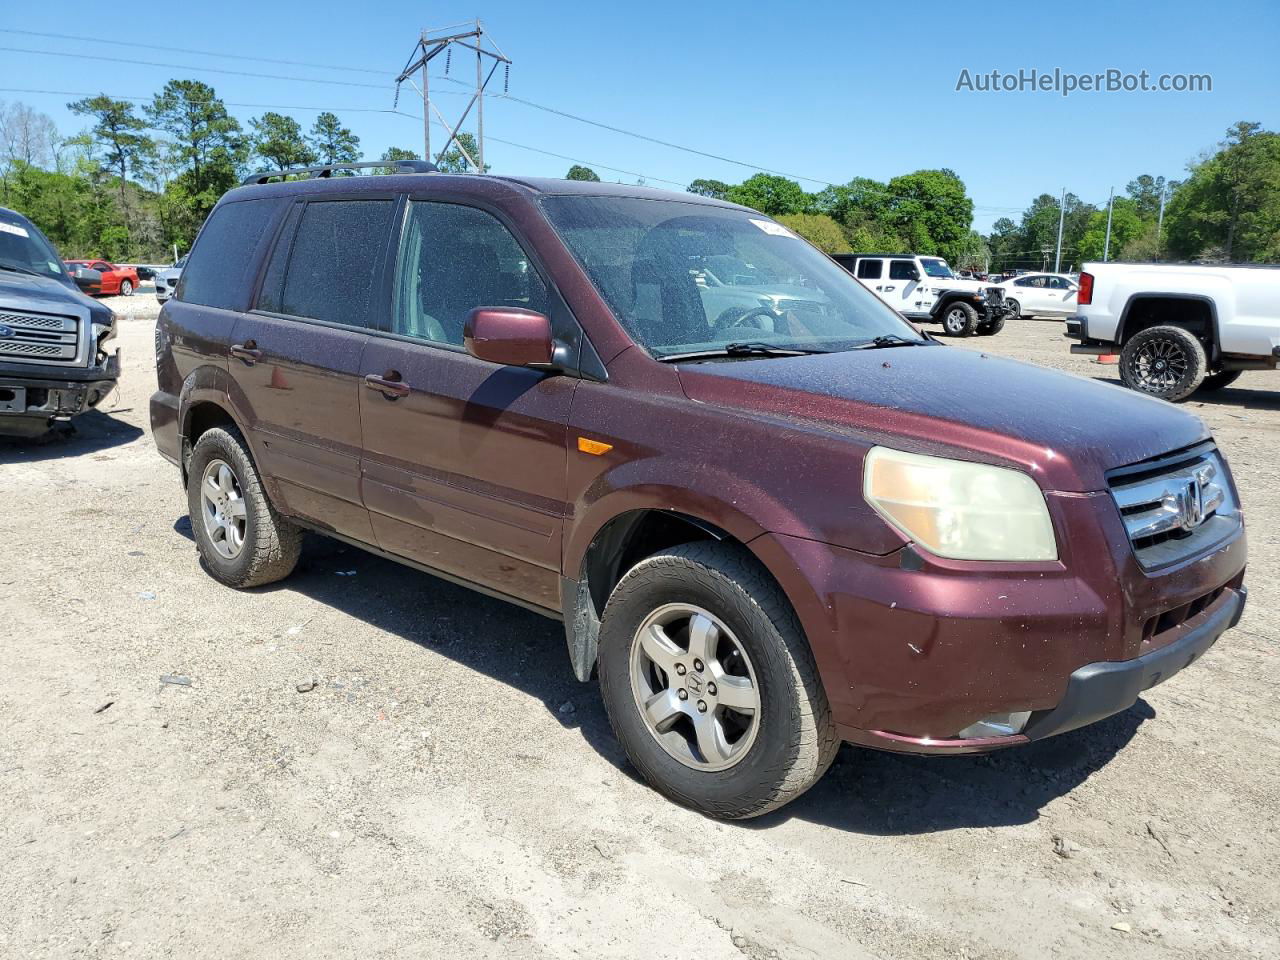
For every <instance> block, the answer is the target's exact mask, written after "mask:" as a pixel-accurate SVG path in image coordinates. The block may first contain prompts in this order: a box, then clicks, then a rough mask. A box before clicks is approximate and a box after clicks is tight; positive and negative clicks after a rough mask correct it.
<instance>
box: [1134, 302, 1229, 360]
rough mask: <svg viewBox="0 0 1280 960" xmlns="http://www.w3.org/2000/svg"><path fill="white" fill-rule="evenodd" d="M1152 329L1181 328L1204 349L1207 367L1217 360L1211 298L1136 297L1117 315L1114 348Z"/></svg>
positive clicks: (1214, 310) (1215, 321) (1215, 320)
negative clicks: (1207, 359)
mask: <svg viewBox="0 0 1280 960" xmlns="http://www.w3.org/2000/svg"><path fill="white" fill-rule="evenodd" d="M1152 327H1181V328H1182V329H1184V330H1186V331H1188V332H1190V333H1192V334H1193V335H1194V336H1195V337H1196V339H1197V340H1199V341H1200V343H1201V344H1202V345H1203V346H1204V350H1205V353H1206V354H1207V355H1208V358H1209V363H1210V365H1213V364H1214V363H1215V362H1216V360H1217V359H1218V357H1219V353H1220V352H1219V349H1218V310H1217V304H1216V303H1214V301H1213V298H1212V297H1208V296H1204V295H1203V294H1189V293H1137V294H1134V295H1133V296H1132V297H1130V298H1129V301H1128V302H1127V303H1126V304H1125V305H1124V309H1123V310H1122V311H1121V313H1120V324H1119V326H1118V327H1117V329H1116V340H1115V343H1116V346H1117V347H1123V346H1124V345H1125V344H1126V343H1127V342H1128V341H1129V340H1130V339H1132V338H1133V337H1134V335H1136V334H1138V333H1141V332H1142V331H1143V330H1149V329H1150V328H1152Z"/></svg>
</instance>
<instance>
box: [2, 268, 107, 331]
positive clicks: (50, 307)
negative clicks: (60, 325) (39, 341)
mask: <svg viewBox="0 0 1280 960" xmlns="http://www.w3.org/2000/svg"><path fill="white" fill-rule="evenodd" d="M0 310H13V311H17V312H20V311H23V310H34V311H36V312H37V313H61V314H66V315H75V316H78V317H80V318H81V319H86V318H92V319H93V320H94V321H95V322H105V321H106V320H107V319H108V318H109V317H110V316H111V308H110V307H108V306H107V305H106V304H102V303H99V302H98V301H96V300H94V299H92V298H90V297H86V296H85V295H84V294H83V293H81V292H80V291H79V290H77V289H76V288H75V287H73V286H71V285H70V284H69V283H63V282H62V281H61V280H57V279H55V278H53V277H33V276H30V275H29V274H25V273H11V272H10V271H8V270H0Z"/></svg>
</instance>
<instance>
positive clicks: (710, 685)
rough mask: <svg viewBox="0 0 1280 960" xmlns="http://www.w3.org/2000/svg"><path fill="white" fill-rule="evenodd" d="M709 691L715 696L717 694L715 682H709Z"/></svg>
mask: <svg viewBox="0 0 1280 960" xmlns="http://www.w3.org/2000/svg"><path fill="white" fill-rule="evenodd" d="M707 693H709V694H711V696H713V697H714V696H715V695H716V685H715V684H714V683H708V684H707Z"/></svg>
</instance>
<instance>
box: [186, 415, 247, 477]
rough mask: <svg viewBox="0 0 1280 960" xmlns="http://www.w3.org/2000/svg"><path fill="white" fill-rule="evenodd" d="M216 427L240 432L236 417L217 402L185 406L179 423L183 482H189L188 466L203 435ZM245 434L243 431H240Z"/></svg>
mask: <svg viewBox="0 0 1280 960" xmlns="http://www.w3.org/2000/svg"><path fill="white" fill-rule="evenodd" d="M214 427H234V428H235V429H236V430H240V425H239V424H238V423H236V420H235V417H233V416H232V415H231V413H230V412H229V411H228V410H227V409H226V407H224V406H222V404H220V403H218V402H216V401H215V400H204V399H196V400H189V401H188V402H187V403H185V404H183V410H182V419H181V420H180V421H179V432H180V434H181V437H182V482H183V483H184V484H185V483H186V482H187V464H188V463H189V462H190V460H191V451H192V450H194V449H195V445H196V443H197V442H198V441H199V439H200V437H201V435H203V434H205V433H207V432H208V431H209V430H211V429H213V428H214ZM240 432H241V433H243V431H240Z"/></svg>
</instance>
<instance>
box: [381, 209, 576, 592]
mask: <svg viewBox="0 0 1280 960" xmlns="http://www.w3.org/2000/svg"><path fill="white" fill-rule="evenodd" d="M481 306H516V307H524V308H526V309H530V310H536V311H538V312H540V313H546V314H549V315H550V316H551V317H552V323H553V328H554V327H555V325H556V323H557V322H564V321H565V316H564V315H565V314H567V308H566V307H564V306H563V303H562V301H560V300H559V298H558V296H557V295H556V294H555V292H554V290H552V289H550V288H549V286H548V284H547V283H546V282H545V281H544V279H543V277H542V275H541V274H540V272H539V270H538V268H537V266H536V264H535V263H534V262H533V261H532V260H531V258H530V257H529V256H528V255H527V254H526V253H525V251H524V249H523V248H522V247H521V245H520V243H519V242H518V241H517V240H516V238H515V237H514V236H513V235H512V233H511V232H510V231H509V230H508V228H507V227H506V226H505V225H504V224H503V223H502V222H501V221H499V220H498V219H497V218H496V217H495V216H494V215H492V214H490V213H488V212H486V211H484V210H480V209H478V208H475V207H471V206H465V205H460V204H454V203H443V202H435V201H416V200H415V201H412V202H411V203H410V204H409V207H408V210H407V211H406V215H405V218H404V223H403V228H402V236H401V240H400V247H399V255H398V258H397V269H396V274H395V280H394V293H393V309H392V313H391V323H390V325H389V329H388V330H387V332H386V333H385V334H384V335H382V336H378V337H375V338H373V339H372V341H371V342H370V344H369V346H368V347H367V348H366V349H365V351H364V358H363V362H362V364H361V371H362V372H363V374H364V375H365V376H366V378H368V383H367V385H366V386H363V387H362V388H361V390H360V404H361V408H362V411H363V421H364V498H365V504H366V505H367V506H368V508H369V511H370V518H371V520H372V523H373V527H374V532H375V533H376V535H377V538H378V544H379V545H380V546H381V547H382V549H383V550H386V551H387V552H389V553H393V554H396V555H398V556H402V557H407V558H409V559H412V560H416V561H418V562H419V563H422V564H425V565H426V566H429V567H432V568H434V569H436V570H439V571H441V572H443V573H446V574H450V575H453V576H457V577H460V578H463V579H465V580H467V581H468V582H471V583H475V584H479V585H481V586H484V587H488V588H490V589H492V590H496V591H498V592H500V593H503V594H505V595H508V596H512V597H516V598H519V599H521V600H524V601H526V602H528V603H531V604H534V605H536V606H539V607H545V608H551V609H558V608H559V576H560V537H561V527H562V523H563V518H564V514H565V509H566V504H565V469H566V457H567V454H566V450H565V431H566V424H567V421H568V416H569V404H570V402H571V400H572V398H573V393H574V389H575V385H576V384H577V380H576V379H574V378H572V377H569V376H563V375H559V376H558V375H553V374H550V373H545V372H541V371H537V370H531V369H527V368H523V367H504V366H498V365H495V364H492V363H486V362H484V361H482V360H477V359H475V358H474V357H472V356H471V355H470V354H468V353H466V351H465V350H464V349H463V346H462V340H463V337H462V334H463V325H464V323H465V321H466V317H467V314H468V313H469V312H470V311H471V310H472V309H473V308H475V307H481ZM567 319H568V321H570V322H571V321H572V318H571V317H568V318H567ZM387 383H392V384H395V385H396V386H395V387H394V388H390V389H389V388H388V387H387V386H385V384H387Z"/></svg>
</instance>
